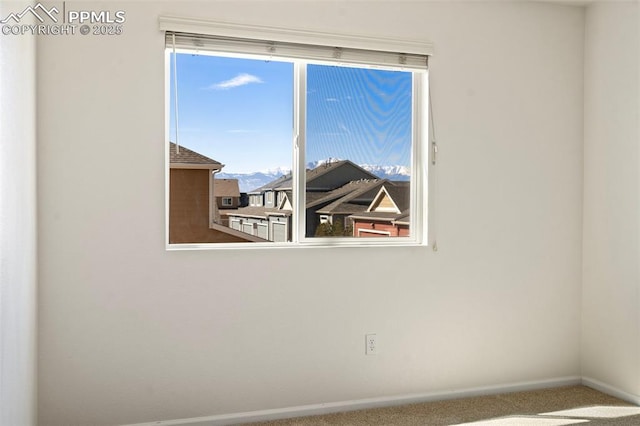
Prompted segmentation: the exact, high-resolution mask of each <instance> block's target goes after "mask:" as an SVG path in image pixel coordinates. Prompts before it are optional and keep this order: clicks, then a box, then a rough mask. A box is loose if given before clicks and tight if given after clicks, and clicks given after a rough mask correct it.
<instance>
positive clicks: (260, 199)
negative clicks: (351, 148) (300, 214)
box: [220, 160, 379, 242]
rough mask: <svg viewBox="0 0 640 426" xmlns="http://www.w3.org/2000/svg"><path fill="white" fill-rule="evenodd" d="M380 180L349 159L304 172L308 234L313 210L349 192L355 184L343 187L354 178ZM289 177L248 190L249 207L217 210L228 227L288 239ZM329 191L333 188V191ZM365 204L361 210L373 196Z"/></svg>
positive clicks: (314, 224)
mask: <svg viewBox="0 0 640 426" xmlns="http://www.w3.org/2000/svg"><path fill="white" fill-rule="evenodd" d="M372 180H376V181H379V179H378V178H377V176H375V175H374V174H372V173H370V172H368V171H366V170H364V169H363V168H361V167H360V166H358V165H356V164H354V163H353V162H351V161H349V160H342V161H336V162H330V163H326V164H322V165H320V166H318V167H316V168H314V169H312V170H307V172H306V194H305V196H306V210H307V230H306V235H307V236H314V235H315V230H316V227H317V226H318V224H319V223H320V222H319V220H317V218H316V211H317V210H318V209H320V208H323V207H325V206H326V205H328V204H329V203H331V202H332V201H335V200H336V199H338V198H340V197H342V196H345V195H346V194H348V193H350V192H351V190H354V189H355V186H354V187H349V188H346V189H345V190H342V191H340V190H339V188H341V187H344V186H345V185H347V184H348V183H350V182H354V181H360V182H364V181H372ZM292 188H293V185H292V176H291V174H288V175H285V176H281V177H280V178H278V179H276V180H274V181H272V182H269V183H268V184H266V185H263V186H262V187H260V188H257V189H255V190H253V191H250V192H249V193H248V196H249V206H248V207H244V208H239V209H237V210H233V211H231V210H230V211H225V212H222V211H221V212H220V215H221V217H224V216H225V215H226V216H227V217H228V223H229V227H231V228H232V229H235V230H239V231H243V232H246V233H250V234H252V235H256V236H260V237H261V238H266V239H268V240H270V241H276V242H284V241H291V226H292V220H291V215H292V200H293V192H292ZM336 190H337V192H335V193H334V194H331V192H332V191H336ZM374 195H375V193H374V194H372V195H371V198H370V199H369V200H368V201H367V202H366V203H364V207H363V208H362V210H364V209H366V206H367V205H368V204H369V203H370V202H371V200H372V199H373V196H374Z"/></svg>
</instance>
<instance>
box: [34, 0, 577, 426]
mask: <svg viewBox="0 0 640 426" xmlns="http://www.w3.org/2000/svg"><path fill="white" fill-rule="evenodd" d="M83 5H86V8H91V7H92V5H91V4H87V3H83ZM119 6H120V7H122V8H123V9H125V10H126V12H127V22H126V29H125V33H124V34H123V35H121V36H117V37H94V36H91V37H90V36H86V37H67V38H65V37H43V38H42V39H41V42H40V43H39V46H38V61H39V62H38V73H37V76H38V90H39V93H38V107H39V110H38V111H39V118H38V132H39V145H38V149H39V162H38V172H39V180H38V182H39V201H40V203H39V223H40V231H41V232H40V259H39V267H40V277H41V279H40V304H39V418H40V423H41V424H43V425H45V424H46V425H47V426H49V425H64V424H92V425H107V424H122V423H133V422H141V421H151V420H166V419H172V418H186V417H194V416H206V415H213V414H220V413H233V412H243V411H249V410H259V409H266V408H278V407H286V406H298V405H303V404H313V403H321V402H329V401H343V400H352V399H359V398H367V397H377V396H388V395H403V394H409V393H414V392H438V391H445V390H455V389H463V388H470V387H478V386H491V385H501V384H511V383H519V382H522V381H537V380H546V379H556V378H561V377H567V376H569V377H573V376H577V375H579V373H580V354H579V346H580V339H579V336H580V305H579V303H578V302H576V301H578V300H580V295H581V232H582V223H581V209H582V132H583V122H582V113H583V111H582V108H583V98H582V93H583V92H582V88H583V78H582V73H583V38H584V32H583V29H584V12H583V10H582V9H581V8H573V7H563V6H556V5H550V4H530V3H521V2H518V3H504V2H495V3H494V2H481V3H478V2H470V3H460V2H455V3H453V2H452V3H445V2H391V1H389V2H383V1H372V2H369V3H366V2H275V1H273V2H248V1H234V2H231V1H228V2H226V1H225V2H223V1H218V2H212V3H204V2H199V3H193V4H189V3H184V2H180V3H178V2H176V3H152V2H131V3H122V4H120V5H119ZM119 6H118V5H117V4H114V3H111V2H109V3H102V4H101V5H98V6H95V7H96V8H101V7H102V8H104V7H107V8H110V9H112V10H114V9H116V8H117V7H119ZM285 11H286V13H285ZM160 14H173V15H179V16H187V17H200V18H204V19H211V20H228V21H235V22H246V23H250V24H258V25H260V24H262V25H273V26H289V27H294V28H308V29H311V30H319V31H335V32H342V33H355V34H364V35H376V36H386V37H401V38H418V39H424V40H428V41H431V42H433V43H434V45H435V49H436V56H435V57H434V59H433V60H432V61H431V64H432V68H431V69H432V90H433V103H434V109H435V118H436V130H437V132H438V133H437V137H438V140H439V142H440V163H439V165H438V192H437V204H438V217H437V224H436V226H437V232H438V245H439V248H440V251H438V252H437V253H434V252H432V251H431V250H430V249H426V248H424V249H419V248H387V249H385V248H375V249H352V248H340V249H308V250H301V249H298V250H273V251H265V250H246V251H189V252H166V251H165V249H164V210H163V209H164V188H163V184H164V165H163V161H164V152H163V149H164V145H163V141H164V133H163V132H164V122H163V120H164V95H163V89H164V76H163V72H164V68H163V37H162V34H161V33H160V32H159V31H158V30H157V18H158V16H159V15H160ZM265 270H266V271H268V272H267V273H266V274H265V275H263V276H261V277H260V279H255V276H254V275H253V274H249V272H251V271H254V273H255V272H257V271H265ZM366 332H377V333H378V339H379V345H380V354H379V355H377V356H372V357H365V356H364V355H363V352H364V343H363V342H364V334H365V333H366Z"/></svg>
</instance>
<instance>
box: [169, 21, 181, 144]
mask: <svg viewBox="0 0 640 426" xmlns="http://www.w3.org/2000/svg"><path fill="white" fill-rule="evenodd" d="M171 36H172V41H173V101H174V108H173V109H174V112H175V124H176V154H177V155H179V154H180V144H179V142H178V66H177V65H176V64H177V62H178V57H177V56H176V34H175V33H173V34H171Z"/></svg>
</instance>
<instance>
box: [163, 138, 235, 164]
mask: <svg viewBox="0 0 640 426" xmlns="http://www.w3.org/2000/svg"><path fill="white" fill-rule="evenodd" d="M169 163H170V165H171V166H172V167H174V166H185V167H191V168H206V169H222V167H224V164H222V163H220V162H219V161H216V160H214V159H212V158H209V157H205V156H204V155H202V154H200V153H198V152H195V151H192V150H190V149H189V148H185V147H184V146H182V145H180V149H177V147H176V144H175V143H173V142H169Z"/></svg>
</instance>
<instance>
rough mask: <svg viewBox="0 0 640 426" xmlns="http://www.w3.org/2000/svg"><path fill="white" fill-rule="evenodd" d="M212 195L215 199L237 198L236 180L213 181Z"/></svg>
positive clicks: (238, 191) (238, 194)
mask: <svg viewBox="0 0 640 426" xmlns="http://www.w3.org/2000/svg"><path fill="white" fill-rule="evenodd" d="M213 194H214V195H215V196H216V197H239V196H240V187H239V185H238V179H214V180H213Z"/></svg>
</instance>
